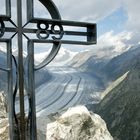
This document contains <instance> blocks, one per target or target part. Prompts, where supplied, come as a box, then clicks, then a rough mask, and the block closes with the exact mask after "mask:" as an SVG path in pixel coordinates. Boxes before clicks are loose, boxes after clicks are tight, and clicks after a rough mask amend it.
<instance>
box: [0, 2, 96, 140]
mask: <svg viewBox="0 0 140 140" xmlns="http://www.w3.org/2000/svg"><path fill="white" fill-rule="evenodd" d="M24 1H25V0H24ZM38 1H39V2H40V3H41V4H43V5H44V6H45V8H46V10H47V11H48V12H49V14H50V16H51V19H46V18H36V17H35V16H34V0H26V5H27V8H26V9H27V22H26V24H24V25H23V18H22V16H23V11H22V8H23V1H22V0H17V5H16V6H17V23H14V21H12V14H11V12H12V11H11V2H12V0H5V14H0V43H6V50H7V51H6V56H7V64H6V65H7V66H6V67H0V70H1V71H4V72H6V73H7V75H8V76H7V77H8V93H7V100H8V114H9V135H10V140H16V139H18V140H26V139H27V135H28V139H30V140H36V139H37V130H36V106H35V78H34V77H35V71H38V70H39V69H41V68H43V67H44V66H46V65H47V64H48V63H50V62H51V61H52V59H53V58H54V57H55V56H56V55H57V53H58V51H59V49H60V46H61V44H76V45H91V44H96V38H97V37H96V24H92V23H85V22H75V21H66V20H61V16H60V14H59V11H58V9H57V7H56V6H55V4H54V3H53V2H52V1H51V0H38ZM0 6H3V5H0ZM1 8H2V7H1ZM6 23H8V24H9V25H10V24H11V25H12V27H9V26H7V27H6V25H7V24H6ZM28 24H32V28H29V27H28ZM69 27H77V29H78V30H77V31H72V30H70V31H69V30H68V29H69ZM80 28H81V29H80ZM66 29H67V30H66ZM72 29H74V28H72ZM83 29H84V31H81V30H83ZM6 33H8V34H10V33H12V34H13V35H12V36H11V37H10V38H8V37H7V36H6V35H5V34H6ZM29 34H35V38H32V36H31V35H29ZM64 36H67V37H66V39H64ZM69 36H70V37H71V36H73V38H72V40H71V39H69ZM15 37H17V49H18V55H17V57H16V58H15V56H14V55H13V53H12V48H13V47H12V46H13V43H12V39H13V38H15ZM23 37H24V38H26V40H27V58H26V59H27V61H26V62H27V68H26V69H27V88H26V92H27V94H26V96H28V101H29V109H28V112H29V113H28V115H27V116H26V114H27V113H26V112H25V100H24V98H25V84H24V83H25V82H24V81H25V66H24V57H23ZM75 37H78V38H80V37H85V40H84V41H77V40H74V39H75ZM35 43H39V44H41V43H51V44H52V45H53V47H52V50H51V51H50V54H49V55H48V57H47V58H46V59H45V60H44V61H43V62H41V63H40V64H39V65H35V64H34V44H35ZM13 66H16V72H17V76H16V79H17V81H16V84H15V83H14V81H15V80H14V77H13V73H14V71H13ZM17 91H18V93H19V114H18V115H17V113H16V110H15V102H16V100H17V99H15V98H16V96H17ZM27 132H28V133H27Z"/></svg>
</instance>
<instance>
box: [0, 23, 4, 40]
mask: <svg viewBox="0 0 140 140" xmlns="http://www.w3.org/2000/svg"><path fill="white" fill-rule="evenodd" d="M4 33H5V24H4V22H3V21H2V20H0V38H1V37H3V35H4Z"/></svg>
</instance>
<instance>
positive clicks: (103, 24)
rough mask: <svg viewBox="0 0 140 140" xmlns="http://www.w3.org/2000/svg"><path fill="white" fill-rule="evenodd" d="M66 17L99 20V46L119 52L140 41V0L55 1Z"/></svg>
mask: <svg viewBox="0 0 140 140" xmlns="http://www.w3.org/2000/svg"><path fill="white" fill-rule="evenodd" d="M54 2H55V3H56V5H57V6H58V8H59V10H60V13H61V15H62V17H63V18H64V19H70V20H80V21H86V22H87V21H88V22H96V23H97V27H98V28H97V29H98V44H97V46H98V47H100V48H102V47H110V46H116V47H117V48H116V47H114V49H115V50H116V51H121V50H123V49H125V48H126V47H129V46H132V45H135V44H138V43H139V42H140V34H139V33H140V18H139V11H140V0H117V1H114V0H82V1H81V0H54Z"/></svg>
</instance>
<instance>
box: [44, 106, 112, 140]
mask: <svg viewBox="0 0 140 140" xmlns="http://www.w3.org/2000/svg"><path fill="white" fill-rule="evenodd" d="M46 136H47V140H55V139H57V140H62V139H63V140H113V138H112V136H111V135H110V133H109V132H108V130H107V128H106V124H105V122H104V121H103V120H102V119H101V117H100V116H99V115H96V114H90V112H89V111H88V110H87V109H86V107H84V106H78V107H73V108H70V109H69V110H68V111H66V112H65V113H64V114H62V115H61V116H60V117H59V118H58V119H57V120H56V121H55V122H53V123H50V124H48V125H47V134H46Z"/></svg>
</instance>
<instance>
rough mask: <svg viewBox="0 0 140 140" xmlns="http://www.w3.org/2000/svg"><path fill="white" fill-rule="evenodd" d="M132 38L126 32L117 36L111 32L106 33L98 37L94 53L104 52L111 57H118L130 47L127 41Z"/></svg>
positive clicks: (130, 34)
mask: <svg viewBox="0 0 140 140" xmlns="http://www.w3.org/2000/svg"><path fill="white" fill-rule="evenodd" d="M132 36H133V34H132V33H131V32H127V31H123V32H121V33H118V34H114V32H113V31H110V32H107V33H105V34H103V35H102V36H100V37H99V39H98V44H97V47H96V49H97V50H96V51H104V52H107V53H110V54H109V55H111V56H112V55H118V54H120V53H122V52H124V51H126V50H128V49H129V48H130V47H131V45H130V44H129V41H130V40H131V38H132Z"/></svg>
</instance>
